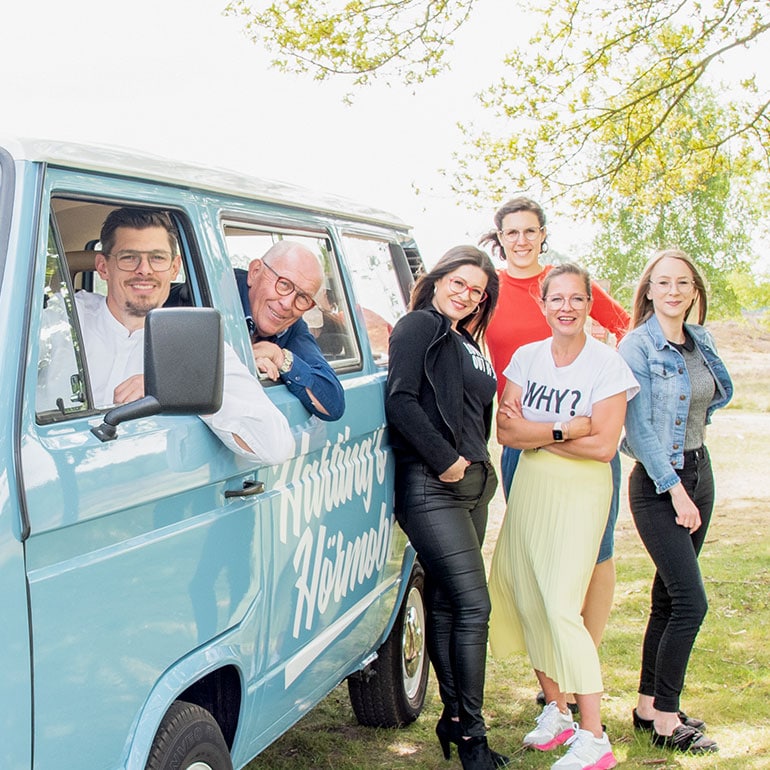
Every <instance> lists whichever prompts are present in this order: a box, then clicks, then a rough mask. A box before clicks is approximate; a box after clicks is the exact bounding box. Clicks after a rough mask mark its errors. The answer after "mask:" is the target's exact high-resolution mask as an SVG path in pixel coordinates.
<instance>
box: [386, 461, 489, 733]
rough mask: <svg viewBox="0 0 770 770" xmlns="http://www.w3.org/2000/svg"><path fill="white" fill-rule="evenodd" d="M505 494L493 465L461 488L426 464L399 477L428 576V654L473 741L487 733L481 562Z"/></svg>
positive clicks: (400, 470) (477, 467)
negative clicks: (491, 508)
mask: <svg viewBox="0 0 770 770" xmlns="http://www.w3.org/2000/svg"><path fill="white" fill-rule="evenodd" d="M496 487H497V477H496V476H495V472H494V470H493V468H492V465H491V464H490V463H488V462H485V463H481V462H478V463H473V464H472V465H469V466H468V468H467V470H466V471H465V477H464V478H463V479H462V480H461V481H458V482H456V483H453V484H448V483H444V482H443V481H439V479H438V478H437V477H436V475H435V474H434V473H433V472H432V471H431V470H430V469H429V468H428V467H427V466H426V465H424V464H423V463H402V464H400V465H399V466H398V467H397V470H396V518H397V519H398V522H399V524H401V526H402V528H403V529H404V531H405V532H406V534H407V535H408V536H409V540H410V541H411V543H412V545H413V546H414V548H415V550H416V551H417V555H418V557H419V559H420V563H421V564H422V566H423V568H424V569H425V594H426V597H425V598H426V610H427V613H428V628H427V643H428V655H429V657H430V660H431V663H432V664H433V668H434V669H435V671H436V678H437V679H438V683H439V693H440V695H441V701H442V703H443V704H444V710H445V712H446V713H448V714H449V715H450V716H455V717H456V716H459V717H460V722H461V724H462V726H463V732H464V734H465V735H471V736H483V735H485V734H486V727H485V725H484V718H483V717H482V715H481V708H482V705H483V701H484V671H485V668H486V659H487V636H488V633H489V612H490V602H489V592H488V590H487V578H486V572H485V570H484V560H483V558H482V555H481V544H482V543H483V542H484V532H485V530H486V526H487V506H488V504H489V501H490V500H491V499H492V496H493V495H494V493H495V489H496Z"/></svg>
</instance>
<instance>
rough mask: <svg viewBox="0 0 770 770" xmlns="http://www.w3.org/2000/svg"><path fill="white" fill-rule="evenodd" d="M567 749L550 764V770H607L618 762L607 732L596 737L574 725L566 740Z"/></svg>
mask: <svg viewBox="0 0 770 770" xmlns="http://www.w3.org/2000/svg"><path fill="white" fill-rule="evenodd" d="M567 745H568V746H569V751H568V752H567V753H566V754H565V755H564V756H563V757H562V758H561V759H559V760H557V761H556V762H554V763H553V764H552V765H551V770H609V769H610V768H611V767H615V765H617V764H618V760H617V759H615V755H614V754H613V753H612V746H610V739H609V738H608V737H607V733H602V737H601V738H597V737H595V736H594V734H593V733H592V732H591V731H590V730H581V729H579V728H578V726H577V724H576V725H575V734H574V735H573V736H572V737H571V738H570V739H569V740H568V741H567Z"/></svg>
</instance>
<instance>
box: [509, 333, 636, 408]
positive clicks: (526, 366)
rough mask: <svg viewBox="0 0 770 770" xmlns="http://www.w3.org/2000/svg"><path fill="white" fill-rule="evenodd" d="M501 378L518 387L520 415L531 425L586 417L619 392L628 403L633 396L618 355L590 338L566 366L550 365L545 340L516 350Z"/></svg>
mask: <svg viewBox="0 0 770 770" xmlns="http://www.w3.org/2000/svg"><path fill="white" fill-rule="evenodd" d="M503 374H504V375H505V376H506V378H507V379H509V380H510V381H511V382H514V383H516V384H517V385H519V386H520V387H521V406H522V415H523V416H524V418H525V419H527V420H532V421H533V422H554V421H564V422H567V421H568V420H569V419H570V417H576V416H585V417H590V416H591V413H592V412H593V405H594V404H595V403H597V402H598V401H603V400H604V399H605V398H609V397H610V396H614V395H615V394H617V393H622V392H623V391H625V393H626V401H630V400H631V399H632V398H633V397H634V396H635V395H636V394H637V393H638V392H639V383H638V382H637V381H636V378H635V377H634V375H633V374H632V372H631V369H630V368H629V367H628V364H626V362H625V361H624V360H623V359H622V358H621V356H620V354H619V353H618V352H617V351H616V350H613V349H612V348H611V347H609V346H608V345H605V344H603V343H601V342H599V341H598V340H596V339H594V338H593V337H586V344H585V346H584V347H583V350H581V351H580V353H579V354H578V357H577V358H576V359H575V360H574V361H573V362H572V363H571V364H569V365H568V366H558V367H557V366H556V364H554V361H553V355H552V354H551V338H550V337H549V338H548V339H545V340H539V341H538V342H532V343H530V344H529V345H522V346H521V347H520V348H519V349H518V350H517V351H516V352H515V353H514V354H513V358H511V361H510V363H509V364H508V366H507V367H506V368H505V370H504V372H503Z"/></svg>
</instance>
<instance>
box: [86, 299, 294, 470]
mask: <svg viewBox="0 0 770 770" xmlns="http://www.w3.org/2000/svg"><path fill="white" fill-rule="evenodd" d="M75 306H76V307H77V312H78V318H79V320H80V327H81V330H82V334H83V344H84V348H85V354H86V361H87V365H88V373H89V377H90V380H91V389H92V392H93V397H94V402H95V405H96V406H97V407H98V408H100V409H104V408H107V407H109V406H112V404H113V403H114V392H115V388H116V387H117V386H118V385H120V383H121V382H124V381H125V380H127V379H128V378H129V377H131V376H133V375H135V374H142V373H143V372H144V329H143V328H142V329H138V330H137V331H133V332H132V331H129V330H128V329H127V328H126V327H125V326H123V324H121V323H120V322H119V321H118V320H117V318H115V316H113V315H112V313H111V312H110V310H109V308H108V307H107V302H106V298H105V297H104V296H102V295H100V294H92V293H90V292H85V291H81V292H78V293H77V294H76V295H75ZM201 419H202V420H203V422H205V423H206V425H208V426H209V428H211V430H212V431H213V432H214V433H215V434H216V435H217V437H218V438H219V439H220V441H222V443H223V444H225V446H227V447H228V448H229V449H231V450H232V451H233V452H235V453H236V454H239V455H241V456H242V457H246V458H248V459H250V460H253V461H255V462H259V463H264V464H267V465H276V464H278V463H281V462H283V461H284V460H286V459H288V458H289V457H291V456H292V455H293V454H294V449H295V445H294V437H293V435H292V432H291V428H290V427H289V423H288V421H287V420H286V418H285V417H284V415H283V414H282V413H281V412H280V411H279V410H278V408H277V407H276V406H275V404H273V402H272V401H271V400H270V399H269V398H268V396H267V393H265V390H264V388H263V387H262V385H260V383H259V381H258V380H257V379H256V377H254V375H252V374H251V372H250V371H249V370H248V368H247V367H246V366H245V365H244V364H243V362H242V361H241V360H240V359H239V358H238V356H237V354H236V353H235V351H234V350H233V349H232V348H231V347H230V346H229V345H225V350H224V393H223V396H222V407H221V409H220V410H219V411H218V412H216V413H215V414H213V415H201ZM233 434H237V435H238V436H239V437H240V438H241V439H242V440H243V441H244V442H245V443H246V444H247V445H248V446H249V447H250V448H251V449H252V452H248V451H246V450H244V449H243V448H241V447H240V446H239V445H238V443H237V442H236V441H235V438H234V436H233Z"/></svg>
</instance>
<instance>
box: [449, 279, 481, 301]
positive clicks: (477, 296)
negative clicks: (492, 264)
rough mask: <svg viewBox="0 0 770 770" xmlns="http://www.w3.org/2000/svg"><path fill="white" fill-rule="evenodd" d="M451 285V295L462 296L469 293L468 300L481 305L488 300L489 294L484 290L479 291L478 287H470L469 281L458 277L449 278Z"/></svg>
mask: <svg viewBox="0 0 770 770" xmlns="http://www.w3.org/2000/svg"><path fill="white" fill-rule="evenodd" d="M447 281H448V283H449V293H450V294H462V293H464V292H466V291H467V292H468V298H469V299H470V301H471V302H475V303H477V304H478V303H479V302H483V301H484V300H485V299H486V298H487V293H486V292H485V291H484V290H483V289H479V288H478V287H476V286H470V285H469V284H468V282H467V281H464V280H463V279H462V278H459V277H458V276H453V277H449V278H447Z"/></svg>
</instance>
